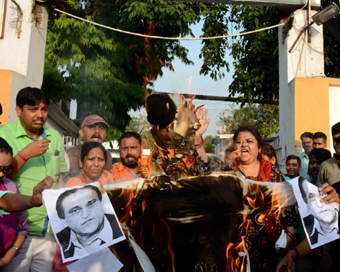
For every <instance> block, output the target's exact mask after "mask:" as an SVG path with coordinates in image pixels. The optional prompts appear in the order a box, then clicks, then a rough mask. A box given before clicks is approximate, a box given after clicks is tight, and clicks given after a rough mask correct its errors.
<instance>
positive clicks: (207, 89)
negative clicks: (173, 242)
mask: <svg viewBox="0 0 340 272" xmlns="http://www.w3.org/2000/svg"><path fill="white" fill-rule="evenodd" d="M201 28H202V24H198V25H195V26H193V28H192V29H193V33H194V35H195V37H199V35H200V33H202V32H201V30H200V29H201ZM181 44H182V45H183V46H184V47H186V48H187V49H188V50H189V54H188V58H189V59H190V60H192V61H193V62H194V65H185V64H184V63H183V62H181V60H179V59H177V58H175V60H174V61H173V67H174V69H175V71H174V72H173V71H170V70H169V69H167V68H163V76H162V77H159V78H158V79H157V80H156V81H155V82H154V90H155V91H156V92H167V93H189V94H201V95H214V96H228V88H229V85H230V83H231V82H232V75H233V70H234V68H233V65H232V61H233V59H232V58H231V57H230V56H229V51H227V53H226V57H225V59H226V60H227V61H228V62H229V67H230V72H227V71H226V70H225V71H223V72H224V73H225V78H223V79H222V80H217V81H214V80H213V79H211V78H210V76H209V75H207V76H203V75H200V74H199V70H200V68H201V66H202V64H203V61H202V60H201V59H199V54H200V49H201V47H202V45H201V41H200V40H197V41H196V40H195V41H181ZM193 102H194V104H195V106H199V105H203V104H204V105H205V108H207V109H208V111H209V112H208V118H210V119H211V121H210V125H209V127H208V130H207V131H206V133H205V134H204V137H205V136H207V135H213V136H215V135H216V134H217V131H218V130H219V126H218V125H217V122H218V114H219V113H220V112H223V111H224V110H225V109H228V108H229V107H230V105H231V103H228V102H222V101H207V100H204V101H203V100H196V99H194V101H193ZM131 115H132V116H140V113H139V112H134V113H132V114H131Z"/></svg>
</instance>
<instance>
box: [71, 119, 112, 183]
mask: <svg viewBox="0 0 340 272" xmlns="http://www.w3.org/2000/svg"><path fill="white" fill-rule="evenodd" d="M108 128H109V125H108V124H107V123H106V122H105V120H104V119H103V118H102V117H100V116H98V115H90V116H87V117H85V119H84V121H83V123H82V124H81V127H80V130H79V136H80V137H81V138H82V139H83V143H86V142H91V141H93V142H98V143H103V141H104V140H105V138H106V130H107V129H108ZM82 146H83V144H82V143H80V144H78V145H77V146H74V147H71V148H68V149H66V154H67V157H68V160H69V175H68V176H67V177H66V178H65V179H69V178H71V177H74V176H76V175H78V174H79V171H80V166H79V160H80V152H81V148H82ZM106 157H107V160H106V165H105V170H107V171H111V170H112V156H111V153H110V152H109V151H107V150H106ZM66 181H67V180H64V182H66Z"/></svg>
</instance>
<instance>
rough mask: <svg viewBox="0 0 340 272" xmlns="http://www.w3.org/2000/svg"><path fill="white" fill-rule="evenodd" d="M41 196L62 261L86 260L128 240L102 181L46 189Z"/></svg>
mask: <svg viewBox="0 0 340 272" xmlns="http://www.w3.org/2000/svg"><path fill="white" fill-rule="evenodd" d="M42 196H43V201H44V204H45V206H46V210H47V214H48V217H49V220H50V223H51V227H52V230H53V233H54V236H55V238H56V241H57V242H58V244H59V246H60V249H61V254H62V259H63V262H67V261H72V260H77V259H79V258H83V257H85V256H88V255H90V254H92V253H94V252H96V251H98V250H101V249H103V248H107V247H108V246H110V245H113V244H115V243H118V242H120V241H122V240H124V239H125V236H124V234H123V231H122V228H121V226H120V224H119V221H118V219H117V216H116V214H115V211H114V209H113V207H112V204H111V202H110V200H109V198H108V196H107V194H106V191H105V189H104V188H103V186H102V185H101V183H100V182H94V183H91V184H87V185H86V186H76V187H72V188H62V189H58V190H55V189H49V190H44V191H43V193H42ZM100 198H101V200H100ZM58 199H59V202H58Z"/></svg>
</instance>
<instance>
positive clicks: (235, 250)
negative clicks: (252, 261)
mask: <svg viewBox="0 0 340 272" xmlns="http://www.w3.org/2000/svg"><path fill="white" fill-rule="evenodd" d="M246 215H247V212H246V211H244V221H243V223H242V225H241V226H240V228H241V233H242V232H243V233H245V234H244V235H242V236H241V238H240V239H241V242H239V243H238V244H237V243H229V244H228V246H227V250H226V257H227V268H226V271H232V272H242V271H245V269H246V264H245V261H246V257H247V240H248V236H249V235H250V234H251V232H252V227H253V223H252V222H251V220H249V219H246Z"/></svg>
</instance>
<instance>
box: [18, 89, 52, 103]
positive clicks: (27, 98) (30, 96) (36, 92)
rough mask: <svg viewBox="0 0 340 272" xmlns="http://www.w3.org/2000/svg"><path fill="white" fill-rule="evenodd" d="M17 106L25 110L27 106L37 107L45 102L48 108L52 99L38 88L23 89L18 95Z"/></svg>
mask: <svg viewBox="0 0 340 272" xmlns="http://www.w3.org/2000/svg"><path fill="white" fill-rule="evenodd" d="M16 102H17V106H18V107H20V108H23V107H24V106H25V105H28V106H35V105H36V104H38V103H40V102H43V103H45V104H46V105H47V106H48V105H49V104H50V99H49V98H48V97H47V96H46V95H45V94H44V93H43V92H42V91H41V90H40V89H38V88H32V87H26V88H23V89H21V90H20V91H19V92H18V94H17V99H16Z"/></svg>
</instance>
